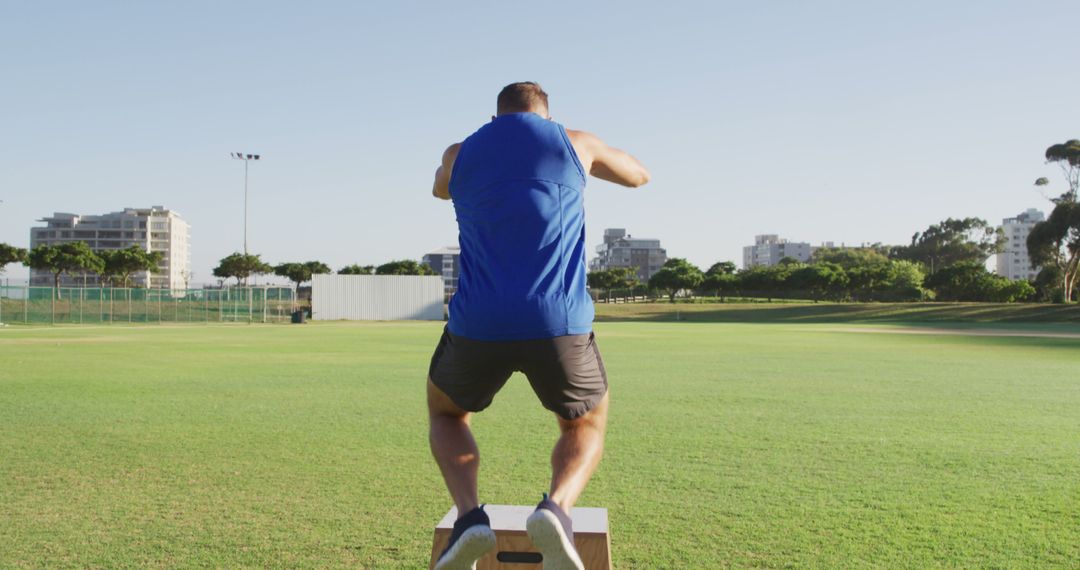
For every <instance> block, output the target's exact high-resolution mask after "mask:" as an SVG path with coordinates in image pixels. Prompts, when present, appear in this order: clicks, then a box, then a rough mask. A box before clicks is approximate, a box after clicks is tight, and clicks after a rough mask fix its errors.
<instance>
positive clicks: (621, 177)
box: [566, 129, 649, 188]
mask: <svg viewBox="0 0 1080 570" xmlns="http://www.w3.org/2000/svg"><path fill="white" fill-rule="evenodd" d="M566 135H567V136H568V137H570V142H571V144H573V145H574V151H575V152H577V155H578V159H579V160H580V161H581V165H582V166H583V167H584V168H585V172H587V173H589V174H591V175H593V176H595V177H597V178H599V179H601V180H607V181H608V182H614V183H615V184H621V185H622V186H629V187H630V188H637V187H638V186H641V185H643V184H646V183H648V182H649V171H648V170H647V169H646V168H645V166H644V165H642V164H641V163H640V162H638V159H636V158H634V157H633V156H631V155H630V154H629V153H627V152H624V151H621V150H619V149H617V148H612V147H610V146H608V145H607V144H606V143H605V142H604V141H602V140H600V137H597V136H596V135H594V134H592V133H587V132H585V131H572V130H570V129H567V130H566Z"/></svg>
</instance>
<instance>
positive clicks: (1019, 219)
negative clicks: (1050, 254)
mask: <svg viewBox="0 0 1080 570" xmlns="http://www.w3.org/2000/svg"><path fill="white" fill-rule="evenodd" d="M1045 219H1046V217H1045V216H1043V213H1042V212H1040V211H1039V210H1036V209H1035V208H1028V209H1027V210H1026V211H1025V212H1023V213H1021V214H1019V215H1017V216H1016V217H1014V218H1005V219H1004V220H1002V222H1001V228H1002V229H1003V230H1005V237H1006V238H1007V239H1008V240H1009V241H1008V242H1006V244H1005V251H1003V252H1001V253H999V254H997V274H998V275H1000V276H1002V277H1005V278H1008V279H1014V280H1015V279H1028V280H1030V279H1035V276H1037V275H1038V274H1039V270H1040V269H1041V268H1038V267H1032V266H1031V258H1030V257H1028V250H1027V238H1028V234H1030V233H1031V228H1033V227H1035V224H1037V223H1039V222H1041V221H1043V220H1045Z"/></svg>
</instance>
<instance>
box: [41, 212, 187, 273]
mask: <svg viewBox="0 0 1080 570" xmlns="http://www.w3.org/2000/svg"><path fill="white" fill-rule="evenodd" d="M38 221H40V222H45V225H44V226H39V227H35V228H31V229H30V247H31V248H34V247H36V246H38V245H42V244H47V245H59V244H62V243H67V242H76V241H84V242H86V243H87V245H89V246H90V249H92V250H94V251H108V250H117V249H127V248H128V247H131V246H133V245H137V246H139V247H141V248H143V249H145V250H147V251H151V252H154V251H160V252H161V254H162V261H161V265H160V266H159V267H158V272H157V273H150V272H149V271H142V272H139V273H136V274H134V275H132V276H131V281H130V282H129V285H132V286H137V287H149V288H152V289H186V288H187V287H188V281H189V280H190V279H191V250H190V226H188V224H187V222H185V221H184V220H183V219H182V218H181V217H180V215H179V214H177V213H176V212H174V211H171V210H167V209H165V208H164V207H163V206H153V207H150V208H124V210H123V211H121V212H111V213H108V214H102V215H96V216H94V215H88V216H84V215H79V214H67V213H61V212H57V213H55V214H53V215H52V216H50V217H47V218H42V219H41V220H38ZM30 284H31V285H40V286H52V284H53V276H52V273H50V272H48V271H38V270H31V271H30ZM83 284H86V285H87V286H97V285H99V284H100V283H99V280H98V276H97V275H92V274H87V275H83V274H81V273H77V274H74V275H68V274H66V273H65V274H64V275H63V276H62V278H61V281H60V286H61V287H71V286H81V285H83Z"/></svg>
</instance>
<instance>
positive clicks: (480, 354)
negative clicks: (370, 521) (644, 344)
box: [427, 82, 649, 570]
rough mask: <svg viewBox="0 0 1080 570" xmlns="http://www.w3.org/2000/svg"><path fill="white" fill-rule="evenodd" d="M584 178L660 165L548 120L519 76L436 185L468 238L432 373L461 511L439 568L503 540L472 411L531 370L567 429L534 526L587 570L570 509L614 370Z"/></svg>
mask: <svg viewBox="0 0 1080 570" xmlns="http://www.w3.org/2000/svg"><path fill="white" fill-rule="evenodd" d="M586 174H591V175H593V176H595V177H597V178H601V179H603V180H608V181H610V182H614V183H616V184H621V185H623V186H629V187H638V186H641V185H642V184H645V183H646V182H648V181H649V173H648V171H647V170H646V169H645V167H644V166H642V165H641V163H639V162H638V161H637V160H636V159H635V158H634V157H632V156H630V155H629V154H627V153H625V152H623V151H620V150H617V149H614V148H611V147H609V146H607V145H606V144H604V142H603V141H601V140H600V139H599V138H597V137H596V136H594V135H592V134H589V133H586V132H582V131H572V130H569V129H565V128H564V127H563V126H562V125H560V124H559V123H556V122H554V121H552V120H551V117H550V116H549V115H548V97H547V93H545V92H544V91H543V89H541V88H540V86H539V85H538V84H536V83H532V82H523V83H513V84H511V85H507V86H506V87H505V88H503V90H502V91H501V92H500V93H499V96H498V100H497V114H496V116H494V117H492V119H491V122H490V123H488V124H486V125H484V126H483V127H481V128H480V129H479V130H478V131H476V132H475V133H473V134H472V135H471V136H469V137H468V138H467V139H465V141H464V142H462V143H458V144H453V145H450V147H449V148H447V149H446V152H445V153H443V158H442V165H441V166H440V167H439V168H438V170H437V171H436V172H435V186H434V189H433V191H432V193H433V194H434V195H435V196H436V197H437V198H441V199H443V200H453V203H454V210H455V212H456V214H457V221H458V232H459V241H460V244H461V270H460V276H459V279H458V289H457V293H456V294H455V295H454V297H453V299H452V300H451V302H450V321H449V323H448V324H447V327H446V330H445V331H444V332H443V335H442V339H441V340H440V341H439V345H438V347H437V348H436V349H435V354H434V355H433V356H432V358H431V367H430V369H429V372H428V383H427V396H428V412H429V416H430V420H431V431H430V439H431V451H432V454H433V455H434V456H435V461H436V462H437V463H438V464H439V469H440V470H441V471H442V475H443V479H444V480H445V481H446V487H447V489H448V490H449V491H450V496H451V497H452V498H453V499H454V504H455V505H457V512H458V514H459V515H460V518H459V519H458V520H457V522H456V523H455V524H454V530H453V532H452V534H451V537H450V544H449V546H448V547H447V549H446V550H445V551H444V552H443V553H442V555H441V556H440V558H439V560H438V562H437V563H436V565H435V568H436V569H437V570H465V569H470V568H474V567H475V562H476V560H477V559H479V558H480V557H482V556H483V555H484V554H485V553H487V551H488V550H490V549H491V548H493V547H494V546H495V534H494V532H492V530H491V527H490V522H489V520H488V517H487V515H486V514H485V513H484V511H483V507H482V506H481V505H480V500H479V497H478V492H477V471H478V469H479V463H480V455H479V450H478V449H477V446H476V441H475V440H474V439H473V437H472V433H471V432H470V431H469V419H470V415H471V414H472V413H473V412H479V411H481V410H483V409H484V408H486V407H487V406H488V405H490V404H491V401H492V399H493V398H494V396H495V393H496V392H498V391H499V389H500V388H502V386H503V384H505V383H506V381H507V379H508V378H509V377H510V375H511V374H512V373H514V372H515V371H517V372H523V373H524V374H525V375H526V377H527V378H528V380H529V383H530V384H531V385H532V388H533V391H534V392H536V395H537V396H538V397H539V399H540V401H541V403H543V405H544V407H545V408H547V409H549V410H551V411H553V412H555V414H556V415H557V421H558V423H559V429H560V431H561V436H560V438H559V440H558V442H557V443H556V444H555V449H554V451H553V452H552V455H551V467H552V477H551V488H550V494H548V493H545V494H544V499H543V500H542V501H541V502H540V504H539V505H538V506H537V508H536V511H534V512H533V514H532V515H530V516H529V518H528V520H527V521H526V529H527V531H528V534H529V536H530V537H531V538H532V541H533V543H534V544H535V545H536V547H537V548H538V549H539V550H540V551H541V552H542V553H543V556H544V568H545V569H547V570H563V569H566V570H570V569H576V570H583V569H584V566H583V565H582V563H581V558H580V557H579V556H578V553H577V551H576V550H575V548H574V537H573V528H572V525H571V520H570V517H569V515H568V513H569V512H570V509H571V507H572V506H573V505H574V502H575V501H577V498H578V496H579V495H580V494H581V492H582V491H583V490H584V489H585V484H586V483H587V482H588V481H589V478H590V477H591V476H592V474H593V471H595V470H596V466H597V464H598V463H599V462H600V456H601V453H602V452H603V446H604V430H605V426H606V423H607V409H608V395H607V377H606V374H605V372H604V364H603V361H602V360H601V359H600V352H599V350H598V349H597V346H596V343H595V339H594V336H593V334H592V319H593V306H592V299H591V298H590V297H589V295H588V293H587V292H586V288H585V274H586V272H585V224H584V222H585V220H584V214H585V212H584V208H583V203H582V192H583V190H584V188H585V178H586Z"/></svg>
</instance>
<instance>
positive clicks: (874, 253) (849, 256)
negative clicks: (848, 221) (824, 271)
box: [810, 247, 889, 270]
mask: <svg viewBox="0 0 1080 570" xmlns="http://www.w3.org/2000/svg"><path fill="white" fill-rule="evenodd" d="M822 262H828V263H835V264H836V265H839V266H840V267H842V268H844V269H845V270H847V269H852V268H855V267H865V266H868V265H884V264H886V263H888V262H889V258H888V256H886V255H885V254H884V253H882V252H881V251H879V250H877V249H875V248H872V247H823V248H820V249H817V250H815V251H814V255H813V256H812V257H811V258H810V263H822Z"/></svg>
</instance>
